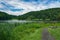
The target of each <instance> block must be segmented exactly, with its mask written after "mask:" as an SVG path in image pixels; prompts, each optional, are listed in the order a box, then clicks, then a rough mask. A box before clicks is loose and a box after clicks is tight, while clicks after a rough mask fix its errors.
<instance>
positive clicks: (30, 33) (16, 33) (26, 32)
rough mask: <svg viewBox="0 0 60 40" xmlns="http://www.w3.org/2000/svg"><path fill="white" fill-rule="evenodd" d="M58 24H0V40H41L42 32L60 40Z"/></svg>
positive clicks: (59, 25) (59, 23)
mask: <svg viewBox="0 0 60 40" xmlns="http://www.w3.org/2000/svg"><path fill="white" fill-rule="evenodd" d="M59 27H60V22H31V23H8V22H1V23H0V40H42V30H43V29H44V28H48V30H49V33H50V34H51V35H52V36H53V37H54V38H55V40H60V28H59Z"/></svg>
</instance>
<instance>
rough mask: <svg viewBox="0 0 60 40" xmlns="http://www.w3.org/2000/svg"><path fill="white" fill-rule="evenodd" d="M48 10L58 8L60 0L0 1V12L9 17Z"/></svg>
mask: <svg viewBox="0 0 60 40" xmlns="http://www.w3.org/2000/svg"><path fill="white" fill-rule="evenodd" d="M49 8H60V0H14V1H13V0H0V11H2V12H6V13H8V14H11V15H23V14H25V13H28V12H31V11H39V10H44V9H49Z"/></svg>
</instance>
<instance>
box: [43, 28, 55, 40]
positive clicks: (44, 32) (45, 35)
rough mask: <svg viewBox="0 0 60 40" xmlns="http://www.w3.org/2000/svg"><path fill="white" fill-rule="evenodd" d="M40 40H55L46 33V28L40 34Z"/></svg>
mask: <svg viewBox="0 0 60 40" xmlns="http://www.w3.org/2000/svg"><path fill="white" fill-rule="evenodd" d="M42 40H55V39H54V38H53V37H52V36H51V35H50V34H49V32H48V28H44V29H43V32H42Z"/></svg>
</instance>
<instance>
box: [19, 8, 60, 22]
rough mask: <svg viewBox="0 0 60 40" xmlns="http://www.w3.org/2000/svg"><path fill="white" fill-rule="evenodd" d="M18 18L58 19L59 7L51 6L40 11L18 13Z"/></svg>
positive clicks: (59, 15) (59, 14) (59, 18)
mask: <svg viewBox="0 0 60 40" xmlns="http://www.w3.org/2000/svg"><path fill="white" fill-rule="evenodd" d="M18 19H23V20H25V19H26V20H59V21H60V8H51V9H46V10H41V11H32V12H29V13H26V14H24V15H20V16H19V17H18Z"/></svg>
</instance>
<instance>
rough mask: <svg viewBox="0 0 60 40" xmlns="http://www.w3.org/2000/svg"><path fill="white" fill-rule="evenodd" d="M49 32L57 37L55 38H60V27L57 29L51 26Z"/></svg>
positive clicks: (56, 39) (59, 39) (57, 39)
mask: <svg viewBox="0 0 60 40" xmlns="http://www.w3.org/2000/svg"><path fill="white" fill-rule="evenodd" d="M49 32H50V34H51V35H52V36H53V37H54V38H55V40H60V28H56V29H51V28H49Z"/></svg>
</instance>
